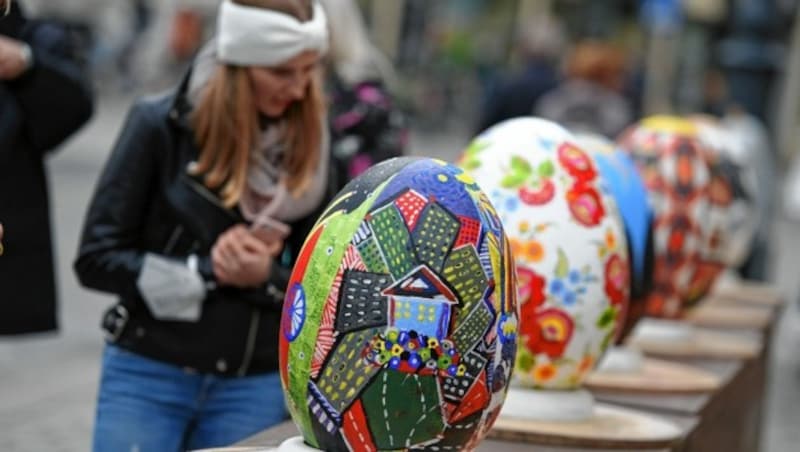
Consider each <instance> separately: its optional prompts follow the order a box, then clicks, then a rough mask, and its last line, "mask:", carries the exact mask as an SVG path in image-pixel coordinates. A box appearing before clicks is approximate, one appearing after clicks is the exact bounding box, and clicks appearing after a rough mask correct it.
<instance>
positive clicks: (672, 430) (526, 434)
mask: <svg viewBox="0 0 800 452" xmlns="http://www.w3.org/2000/svg"><path fill="white" fill-rule="evenodd" d="M593 411H594V413H593V414H592V415H591V416H590V417H589V418H587V419H586V420H582V421H572V422H564V421H532V420H527V419H521V418H513V417H507V416H504V415H503V413H502V412H501V414H500V417H498V418H497V421H496V422H495V424H494V427H493V428H492V430H490V431H489V438H492V439H500V440H506V441H519V442H524V443H530V444H537V445H551V446H564V447H573V448H575V447H577V448H609V449H634V450H641V449H670V448H674V447H677V446H678V445H679V444H680V443H681V441H682V440H683V438H684V436H685V435H684V432H683V430H682V429H681V428H680V427H679V426H678V425H676V424H675V423H673V422H670V421H668V420H666V419H662V418H659V417H657V416H653V415H649V414H644V413H642V412H639V411H634V410H631V409H625V408H620V407H615V406H612V405H608V404H596V405H595V406H594V410H593Z"/></svg>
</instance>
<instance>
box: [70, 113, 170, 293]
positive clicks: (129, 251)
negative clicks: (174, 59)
mask: <svg viewBox="0 0 800 452" xmlns="http://www.w3.org/2000/svg"><path fill="white" fill-rule="evenodd" d="M153 116H154V115H152V114H149V113H148V111H147V105H146V104H144V103H139V104H137V105H135V106H134V107H133V108H132V109H131V112H130V113H129V115H128V118H127V120H126V122H125V125H124V126H123V128H122V132H121V134H120V137H119V138H118V140H117V143H116V145H115V146H114V150H113V151H112V153H111V156H110V157H109V159H108V162H107V163H106V167H105V168H104V170H103V173H102V175H101V176H100V180H99V182H98V184H97V187H96V188H95V193H94V196H93V198H92V201H91V203H90V204H89V210H88V212H87V214H86V220H85V224H84V228H83V234H82V237H81V243H80V246H79V249H78V257H77V259H76V261H75V264H74V267H75V273H76V274H77V276H78V279H79V280H80V282H81V284H83V285H84V286H86V287H89V288H92V289H96V290H101V291H104V292H111V293H116V294H119V295H120V296H122V298H123V299H127V300H132V299H137V298H138V295H139V294H138V289H137V288H136V279H137V277H138V275H139V271H140V269H141V266H142V261H143V258H144V254H143V253H142V252H141V251H140V250H139V249H138V245H139V237H140V236H141V230H142V228H143V224H144V222H145V217H146V212H147V209H148V205H149V204H150V201H151V200H152V199H153V193H151V190H153V189H154V187H155V185H156V184H154V183H153V181H154V179H155V177H156V171H157V161H156V159H155V155H153V150H154V149H161V148H163V145H159V144H158V143H160V142H161V141H163V140H164V139H165V137H164V136H163V132H162V131H161V130H160V129H159V128H158V127H157V125H156V124H154V123H153V121H154V120H155V119H154V118H153Z"/></svg>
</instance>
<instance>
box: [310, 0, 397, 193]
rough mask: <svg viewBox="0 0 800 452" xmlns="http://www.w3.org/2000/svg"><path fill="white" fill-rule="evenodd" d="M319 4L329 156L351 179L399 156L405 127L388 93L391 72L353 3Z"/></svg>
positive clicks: (348, 0)
mask: <svg viewBox="0 0 800 452" xmlns="http://www.w3.org/2000/svg"><path fill="white" fill-rule="evenodd" d="M322 5H323V6H324V7H325V9H326V11H328V18H329V24H330V31H331V52H330V57H329V59H328V62H329V69H330V70H329V71H328V72H327V79H328V80H327V81H328V83H327V84H328V91H329V93H330V99H331V115H330V126H331V152H332V156H333V162H334V164H335V165H336V167H337V169H338V171H339V173H340V174H342V175H347V179H352V178H354V177H356V176H358V175H359V174H361V173H362V172H364V171H366V169H367V168H369V167H370V166H372V165H374V164H376V163H378V162H381V161H383V160H387V159H390V158H393V157H399V156H401V155H403V152H404V151H405V148H406V145H407V144H408V126H407V122H406V118H405V115H403V113H402V112H401V111H400V110H399V109H398V108H397V106H396V104H395V102H394V98H393V96H392V94H391V92H390V91H389V88H390V87H391V86H392V82H393V81H394V80H395V73H394V68H392V65H391V62H389V60H388V59H387V58H386V57H385V56H384V55H383V54H382V53H381V52H380V51H379V50H378V49H377V48H376V47H375V46H374V45H373V44H372V42H370V39H369V36H368V34H367V29H366V26H365V25H364V19H363V18H362V16H361V11H359V9H358V5H356V3H355V2H354V1H353V0H322ZM341 182H346V179H345V178H342V180H341Z"/></svg>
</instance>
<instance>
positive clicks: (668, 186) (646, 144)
mask: <svg viewBox="0 0 800 452" xmlns="http://www.w3.org/2000/svg"><path fill="white" fill-rule="evenodd" d="M618 144H619V145H620V147H621V148H622V149H624V150H625V151H626V152H628V153H629V154H630V155H631V156H632V157H633V159H634V161H635V162H636V166H637V168H638V169H639V174H640V175H641V176H642V179H643V180H644V183H645V185H646V186H647V189H648V197H649V199H650V206H651V207H652V208H653V213H654V226H653V237H654V243H655V255H656V258H655V268H654V272H653V290H651V292H650V295H649V296H648V297H647V305H646V313H647V314H648V315H652V316H656V317H679V316H680V315H682V313H683V311H684V310H685V309H686V308H687V307H690V306H692V305H694V304H695V303H696V302H697V300H699V299H700V298H701V297H702V296H703V295H705V294H706V293H707V292H708V290H709V288H710V287H711V285H712V284H713V282H714V279H715V277H716V276H717V274H718V273H719V269H718V266H717V265H715V264H713V263H709V262H708V261H706V260H704V259H703V255H704V252H705V247H706V245H707V243H708V240H710V237H711V235H712V234H711V231H712V227H711V226H712V225H711V224H710V223H709V222H708V221H706V220H707V218H708V215H709V211H710V199H709V188H710V184H711V180H712V174H711V170H710V167H709V164H708V161H707V158H708V150H707V149H706V147H705V146H704V144H703V143H702V142H701V141H700V140H699V138H698V131H697V127H696V125H695V124H694V123H692V122H690V121H688V120H685V119H681V118H677V117H671V116H654V117H650V118H646V119H643V120H642V121H640V122H639V123H637V124H635V125H633V126H631V127H630V128H629V129H628V130H626V131H625V132H624V133H623V134H622V135H621V137H620V140H619V143H618Z"/></svg>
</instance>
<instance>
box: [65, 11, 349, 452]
mask: <svg viewBox="0 0 800 452" xmlns="http://www.w3.org/2000/svg"><path fill="white" fill-rule="evenodd" d="M326 49H327V29H326V23H325V15H324V12H323V11H322V9H321V8H320V7H319V5H317V4H314V5H311V3H310V2H308V1H300V0H235V1H232V0H226V1H225V2H223V3H222V5H221V6H220V12H219V21H218V34H217V39H216V42H215V44H214V45H213V47H210V48H209V49H208V50H207V51H205V52H203V53H202V55H201V56H200V57H199V59H198V61H197V62H196V63H195V67H194V70H193V71H192V72H191V74H190V76H188V77H187V78H186V79H185V80H184V81H183V83H181V85H180V86H179V87H178V89H177V90H176V91H175V92H174V93H171V94H168V95H163V96H159V97H153V98H149V99H146V100H143V101H140V102H138V103H137V104H136V105H135V106H134V107H133V108H132V110H131V112H130V114H129V117H128V119H127V123H126V124H125V126H124V128H123V130H122V133H121V136H120V138H119V140H118V142H117V144H116V147H115V149H114V151H113V154H112V155H111V157H110V159H109V162H108V163H107V166H106V168H105V170H104V173H103V175H102V177H101V179H100V182H99V185H98V187H97V190H96V193H95V195H94V199H93V201H92V203H91V206H90V208H89V212H88V214H87V219H86V225H85V229H84V232H83V238H82V243H81V246H80V250H79V255H78V258H77V260H76V262H75V270H76V272H77V275H78V277H79V279H80V280H81V282H82V283H83V284H84V285H86V286H87V287H91V288H94V289H98V290H102V291H106V292H112V293H115V294H117V295H118V296H119V302H118V303H117V304H116V305H115V306H113V307H112V308H111V309H110V310H109V311H108V313H107V315H106V316H105V318H104V321H103V326H104V328H105V329H106V331H107V339H108V344H107V346H106V349H105V352H104V357H103V369H102V377H101V382H100V390H99V395H98V404H97V419H96V424H95V433H94V438H95V439H94V450H95V451H105V450H133V449H137V450H173V451H174V450H182V449H185V448H189V449H196V448H207V447H215V446H221V445H226V444H230V443H233V442H236V441H238V440H240V439H242V438H244V437H246V436H249V435H251V434H253V433H256V432H257V431H259V430H262V429H264V428H266V427H268V426H269V425H271V424H274V423H277V422H279V421H281V420H282V419H284V418H285V416H286V413H285V408H284V404H283V399H282V393H281V387H280V384H279V379H278V374H277V372H276V369H277V365H278V356H277V339H278V338H277V335H278V331H279V322H280V314H281V305H282V301H283V295H284V294H283V291H284V287H285V286H286V283H287V281H288V278H289V273H290V268H291V260H292V256H293V255H294V253H296V252H298V251H299V250H300V247H301V245H302V241H303V240H304V238H305V236H306V233H307V232H308V230H310V228H311V226H312V225H313V222H314V221H315V219H316V218H317V216H318V212H319V210H320V208H321V206H323V205H324V204H325V201H326V200H327V199H328V197H329V196H330V195H331V194H332V193H331V190H329V187H330V186H333V185H335V181H333V180H332V177H329V176H330V175H329V171H328V170H329V165H328V155H327V137H326V132H325V126H324V123H325V114H324V106H323V105H324V104H323V100H322V96H321V94H320V89H321V84H320V73H319V72H320V69H319V61H320V58H321V57H322V56H323V54H324V53H325V51H326ZM287 229H290V230H291V231H290V232H289V231H288V230H287ZM287 232H289V233H288V235H283V234H286V233H287ZM284 238H285V239H284Z"/></svg>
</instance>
